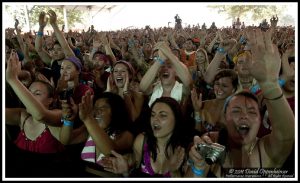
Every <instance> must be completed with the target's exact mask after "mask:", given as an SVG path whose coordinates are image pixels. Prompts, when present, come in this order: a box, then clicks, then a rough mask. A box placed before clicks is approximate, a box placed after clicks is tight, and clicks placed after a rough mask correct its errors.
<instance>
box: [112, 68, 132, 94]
mask: <svg viewBox="0 0 300 183" xmlns="http://www.w3.org/2000/svg"><path fill="white" fill-rule="evenodd" d="M126 76H129V72H128V68H127V66H126V65H124V64H123V63H118V64H116V65H115V66H114V71H113V77H114V81H115V84H116V86H117V87H118V88H123V87H124V85H125V82H126Z"/></svg>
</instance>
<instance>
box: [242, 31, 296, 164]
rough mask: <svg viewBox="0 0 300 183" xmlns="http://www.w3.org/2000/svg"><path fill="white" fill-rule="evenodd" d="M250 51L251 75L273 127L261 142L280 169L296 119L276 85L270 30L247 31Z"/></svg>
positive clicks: (276, 61) (277, 60) (277, 63)
mask: <svg viewBox="0 0 300 183" xmlns="http://www.w3.org/2000/svg"><path fill="white" fill-rule="evenodd" d="M247 37H249V38H250V39H249V40H250V45H251V52H252V60H253V63H252V67H251V70H250V72H251V74H252V76H253V77H254V78H255V79H256V80H257V82H258V84H259V86H260V87H261V89H262V91H263V97H264V100H265V103H266V105H267V110H268V113H269V118H270V121H271V125H272V132H271V134H270V135H267V136H265V137H264V138H263V139H262V143H264V148H265V151H266V153H267V155H268V156H269V158H270V159H272V160H273V162H274V165H275V166H278V167H279V166H281V165H282V164H283V162H284V161H285V160H286V158H287V156H288V155H289V154H290V151H291V149H292V145H293V143H294V141H295V118H294V115H293V112H292V110H291V108H290V106H289V104H288V102H287V100H286V98H285V97H284V96H283V92H282V90H281V88H280V86H279V84H278V77H279V70H280V63H281V61H280V55H279V52H278V48H277V47H276V46H275V45H273V44H272V41H271V31H267V32H262V31H261V30H258V29H256V30H251V31H247Z"/></svg>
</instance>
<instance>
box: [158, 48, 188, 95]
mask: <svg viewBox="0 0 300 183" xmlns="http://www.w3.org/2000/svg"><path fill="white" fill-rule="evenodd" d="M157 46H158V48H159V50H160V51H161V52H162V53H163V54H164V55H165V56H166V58H168V59H169V60H170V62H171V63H172V65H173V67H174V69H175V71H176V74H177V76H178V77H179V79H180V80H181V81H182V83H183V85H184V86H185V87H186V88H188V89H187V90H188V91H190V89H191V86H192V76H191V74H190V72H189V70H188V68H187V67H186V66H185V65H184V64H183V63H182V62H180V60H179V59H178V58H177V57H176V56H175V55H174V54H173V53H172V51H171V49H170V47H169V46H168V45H167V44H166V42H160V43H158V44H157Z"/></svg>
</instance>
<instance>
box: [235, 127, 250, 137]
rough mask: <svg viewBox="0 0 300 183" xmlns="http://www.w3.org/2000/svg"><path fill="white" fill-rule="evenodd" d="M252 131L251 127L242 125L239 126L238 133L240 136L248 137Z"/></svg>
mask: <svg viewBox="0 0 300 183" xmlns="http://www.w3.org/2000/svg"><path fill="white" fill-rule="evenodd" d="M249 130H250V127H249V126H248V125H246V124H241V125H239V126H237V131H238V133H239V134H240V135H247V134H248V132H249Z"/></svg>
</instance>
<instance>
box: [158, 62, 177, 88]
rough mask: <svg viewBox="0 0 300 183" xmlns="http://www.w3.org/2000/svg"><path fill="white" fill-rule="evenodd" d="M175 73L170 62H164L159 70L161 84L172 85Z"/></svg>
mask: <svg viewBox="0 0 300 183" xmlns="http://www.w3.org/2000/svg"><path fill="white" fill-rule="evenodd" d="M175 77H176V72H175V69H174V68H173V66H172V64H171V63H170V61H168V60H166V61H165V63H164V64H163V65H162V66H161V67H160V69H159V78H160V80H161V82H162V84H172V83H173V82H174V81H175V79H176V78H175Z"/></svg>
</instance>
